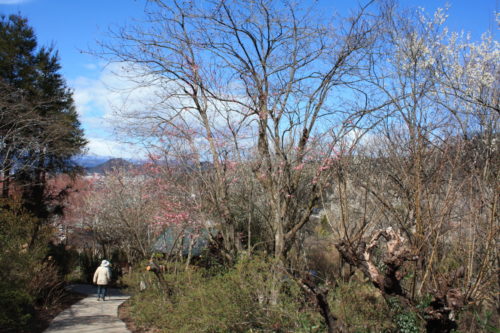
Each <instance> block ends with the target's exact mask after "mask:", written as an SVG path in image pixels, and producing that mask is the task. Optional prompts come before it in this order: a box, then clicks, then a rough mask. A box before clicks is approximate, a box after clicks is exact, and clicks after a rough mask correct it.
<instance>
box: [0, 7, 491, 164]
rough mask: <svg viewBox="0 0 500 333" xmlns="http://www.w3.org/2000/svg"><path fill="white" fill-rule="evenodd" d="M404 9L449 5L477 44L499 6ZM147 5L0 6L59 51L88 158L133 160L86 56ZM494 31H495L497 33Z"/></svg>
mask: <svg viewBox="0 0 500 333" xmlns="http://www.w3.org/2000/svg"><path fill="white" fill-rule="evenodd" d="M399 2H400V3H401V5H402V6H404V7H407V6H412V7H415V6H419V7H423V8H425V9H426V10H428V11H433V10H434V9H436V8H437V7H444V6H445V5H446V4H447V3H448V4H450V5H451V7H450V9H449V11H448V14H449V18H448V21H447V26H449V28H450V30H455V31H457V30H465V31H469V32H471V34H472V37H473V39H478V38H479V37H480V35H481V33H482V32H484V31H486V30H488V29H492V30H494V31H495V29H494V27H495V25H494V20H493V13H494V12H495V10H497V11H498V10H499V8H498V7H499V2H500V1H499V0H472V1H471V0H448V1H443V0H425V1H424V0H421V1H419V0H400V1H399ZM320 3H321V5H322V6H325V8H328V7H330V8H336V9H337V10H338V12H339V13H341V14H342V13H346V12H347V11H348V10H349V8H354V4H355V1H352V0H320ZM145 4H146V1H145V0H0V14H4V15H8V14H13V13H20V14H21V15H23V16H25V17H27V18H28V20H29V24H30V25H31V26H32V27H33V28H34V29H35V33H36V34H37V37H38V41H39V43H40V45H50V44H53V45H54V46H55V48H56V49H57V50H58V51H59V56H60V61H61V65H62V74H63V75H64V76H65V78H66V80H67V82H68V85H69V86H70V87H71V88H72V89H73V90H74V93H75V101H76V104H77V109H78V112H79V114H80V120H81V122H82V125H83V127H84V129H85V131H86V135H87V138H88V139H89V142H90V144H89V153H90V154H94V155H111V156H117V157H132V156H135V155H136V152H135V151H134V150H133V149H131V148H130V147H127V146H125V145H123V144H121V143H119V142H118V140H117V139H116V138H115V136H114V135H113V131H112V125H111V124H110V123H109V121H108V120H109V118H110V115H111V113H112V112H113V108H114V107H119V106H120V103H122V102H123V99H122V98H121V97H120V96H118V95H117V94H116V93H112V92H109V91H108V89H107V87H108V86H110V85H112V86H121V87H123V86H126V83H123V82H119V81H118V80H117V79H116V78H113V77H112V76H111V74H110V73H109V71H107V70H104V69H103V65H104V64H103V63H102V62H101V60H99V59H97V58H95V57H94V56H92V55H89V54H87V53H85V52H82V51H85V50H88V49H91V48H92V47H95V41H96V40H102V39H104V38H106V37H105V33H106V31H107V30H108V27H110V26H111V27H113V26H115V27H116V26H120V25H123V24H125V23H127V22H130V21H131V20H134V19H139V20H140V18H141V16H142V15H143V9H144V7H145ZM496 31H498V30H496Z"/></svg>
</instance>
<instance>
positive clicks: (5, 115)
mask: <svg viewBox="0 0 500 333" xmlns="http://www.w3.org/2000/svg"><path fill="white" fill-rule="evenodd" d="M60 69H61V66H60V64H59V60H58V54H57V52H55V51H54V50H53V48H51V47H41V48H39V47H38V44H37V41H36V36H35V33H34V31H33V29H32V28H31V27H30V26H29V25H28V22H27V20H26V19H25V18H22V17H20V16H18V15H11V16H9V17H8V18H6V17H1V19H0V112H1V113H0V114H1V115H0V159H1V162H0V166H1V169H2V174H3V196H4V197H5V196H8V195H9V188H10V182H11V180H15V181H16V182H17V183H19V184H20V185H21V186H22V189H23V199H24V201H25V203H26V206H27V207H28V208H29V209H30V210H31V211H32V212H33V213H35V214H36V215H37V216H39V217H47V216H48V213H49V212H48V210H47V207H46V205H45V203H44V200H45V197H44V192H45V187H46V176H47V174H50V173H57V172H67V171H71V170H72V169H73V168H74V166H73V165H72V163H71V161H70V158H71V157H72V156H74V155H75V154H78V153H79V152H80V151H81V149H82V148H83V147H84V145H85V144H86V141H85V139H84V136H83V130H82V129H81V126H80V122H79V121H78V117H77V113H76V110H75V106H74V101H73V98H72V92H71V90H70V89H69V88H68V87H67V85H66V83H65V81H64V79H63V77H62V76H61V74H60V73H59V71H60Z"/></svg>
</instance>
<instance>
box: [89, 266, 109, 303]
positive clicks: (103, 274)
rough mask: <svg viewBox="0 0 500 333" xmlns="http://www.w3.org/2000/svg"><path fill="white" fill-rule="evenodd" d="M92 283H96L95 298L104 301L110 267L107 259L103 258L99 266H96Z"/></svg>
mask: <svg viewBox="0 0 500 333" xmlns="http://www.w3.org/2000/svg"><path fill="white" fill-rule="evenodd" d="M93 280H94V284H97V300H98V301H100V300H101V299H102V300H103V301H104V300H105V298H106V294H107V292H108V284H109V282H110V281H111V269H110V267H109V261H107V260H103V261H102V262H101V266H99V267H97V269H96V271H95V273H94V279H93Z"/></svg>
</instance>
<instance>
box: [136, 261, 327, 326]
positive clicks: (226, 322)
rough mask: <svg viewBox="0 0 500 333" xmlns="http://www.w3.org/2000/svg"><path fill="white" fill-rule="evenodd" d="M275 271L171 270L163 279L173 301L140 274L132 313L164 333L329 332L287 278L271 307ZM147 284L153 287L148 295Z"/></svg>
mask: <svg viewBox="0 0 500 333" xmlns="http://www.w3.org/2000/svg"><path fill="white" fill-rule="evenodd" d="M271 267H272V263H271V262H270V261H268V260H265V259H263V258H254V259H245V260H242V261H240V262H239V263H237V265H236V266H235V267H234V268H233V269H230V270H228V271H226V272H225V273H221V274H219V275H215V276H214V275H211V274H206V273H207V272H206V271H205V270H204V269H193V268H190V269H188V270H183V269H182V268H181V267H179V266H177V267H173V266H168V267H167V273H165V274H163V278H164V279H165V283H166V285H168V286H169V288H171V294H170V296H168V294H166V293H165V292H164V291H165V290H164V289H162V284H161V283H159V281H158V280H157V279H156V277H155V276H154V274H153V273H151V272H145V271H139V272H135V273H134V274H133V275H132V276H130V277H128V279H127V282H128V284H129V285H130V286H131V287H132V288H131V289H132V291H133V292H134V293H135V295H134V297H133V298H132V304H131V312H132V315H133V317H134V319H135V320H137V321H138V322H139V323H140V324H141V325H144V326H155V327H158V328H161V329H162V331H163V332H249V331H253V332H259V331H283V332H320V331H324V327H323V326H322V319H321V317H320V315H319V314H318V312H317V311H316V309H315V308H314V307H312V306H309V305H307V303H305V302H304V297H303V295H302V292H301V290H300V288H299V286H297V285H296V283H295V282H294V281H292V280H288V279H285V278H284V279H283V281H282V284H283V286H282V288H281V292H280V301H279V303H278V304H276V305H272V304H271V303H270V295H271V287H272V286H271V281H272V274H273V273H272V272H273V269H271ZM174 271H176V272H177V273H173V272H174ZM141 280H142V281H143V282H144V283H146V285H147V288H146V290H145V291H143V292H140V291H139V289H138V286H139V284H140V281H141Z"/></svg>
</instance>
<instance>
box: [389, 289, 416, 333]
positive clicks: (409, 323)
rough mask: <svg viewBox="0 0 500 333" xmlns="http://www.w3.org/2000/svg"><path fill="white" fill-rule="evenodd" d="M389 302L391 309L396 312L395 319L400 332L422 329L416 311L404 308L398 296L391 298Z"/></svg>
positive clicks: (413, 331) (414, 331) (412, 332)
mask: <svg viewBox="0 0 500 333" xmlns="http://www.w3.org/2000/svg"><path fill="white" fill-rule="evenodd" d="M388 303H389V307H390V308H391V311H392V312H393V313H394V315H393V321H394V323H395V324H396V327H397V329H398V332H401V333H418V332H420V331H421V330H420V325H419V320H418V317H417V314H416V313H415V312H412V311H408V310H406V309H404V308H403V307H402V306H401V304H400V303H399V300H398V299H397V298H396V297H393V298H390V299H389V300H388Z"/></svg>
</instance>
